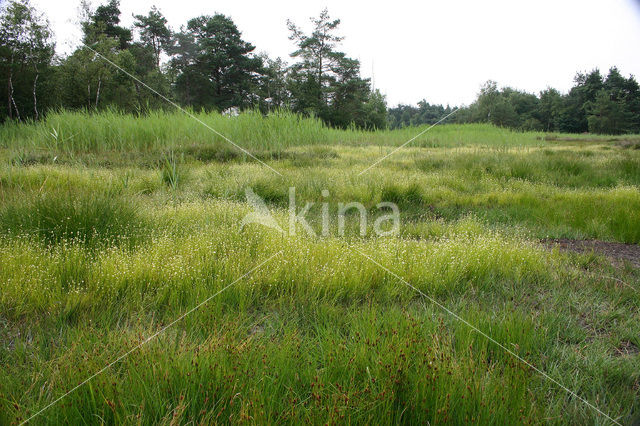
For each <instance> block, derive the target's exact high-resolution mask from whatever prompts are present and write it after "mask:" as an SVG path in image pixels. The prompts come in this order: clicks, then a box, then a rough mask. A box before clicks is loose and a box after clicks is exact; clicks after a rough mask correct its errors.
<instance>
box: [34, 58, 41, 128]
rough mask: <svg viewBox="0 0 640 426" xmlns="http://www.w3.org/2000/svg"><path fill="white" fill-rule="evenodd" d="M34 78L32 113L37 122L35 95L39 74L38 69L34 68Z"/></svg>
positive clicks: (36, 100) (36, 98) (36, 99)
mask: <svg viewBox="0 0 640 426" xmlns="http://www.w3.org/2000/svg"><path fill="white" fill-rule="evenodd" d="M35 69H36V76H35V78H34V79H33V113H34V114H35V120H36V121H37V120H38V97H37V95H36V87H37V85H38V77H40V73H39V72H38V67H37V66H35Z"/></svg>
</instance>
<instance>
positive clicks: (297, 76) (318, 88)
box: [288, 9, 387, 129]
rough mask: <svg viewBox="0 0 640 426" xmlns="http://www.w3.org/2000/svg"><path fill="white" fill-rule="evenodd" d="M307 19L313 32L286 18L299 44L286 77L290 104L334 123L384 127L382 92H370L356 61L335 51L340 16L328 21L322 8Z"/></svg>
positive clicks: (302, 111)
mask: <svg viewBox="0 0 640 426" xmlns="http://www.w3.org/2000/svg"><path fill="white" fill-rule="evenodd" d="M311 22H312V23H313V31H312V32H311V34H305V33H304V32H302V30H301V29H300V28H298V27H297V26H296V25H295V24H294V23H292V22H291V21H288V25H289V30H290V31H291V35H290V37H289V38H290V39H291V40H293V41H295V43H296V47H297V50H296V51H294V52H293V53H292V54H291V56H292V57H293V58H295V59H297V62H296V63H294V64H293V65H292V66H291V69H290V72H289V76H288V87H289V91H290V92H291V108H292V109H293V110H294V111H295V112H300V113H303V114H307V115H314V116H317V117H319V118H321V119H322V120H323V121H324V122H326V123H328V124H330V125H332V126H335V127H340V128H346V127H348V126H350V125H355V126H357V127H360V128H370V129H374V128H385V127H386V125H387V123H386V117H384V118H383V117H382V111H385V112H386V102H385V99H384V96H382V95H381V94H380V93H379V92H378V93H376V92H372V91H371V87H370V82H369V79H365V78H362V77H360V61H358V60H357V59H353V58H349V57H348V56H347V55H346V54H345V53H343V52H340V51H338V50H337V46H338V44H339V43H340V42H341V41H342V37H340V36H337V35H336V34H335V31H336V30H337V28H338V25H340V20H339V19H335V20H332V19H331V18H330V17H329V13H328V11H327V9H324V10H323V11H322V12H321V13H320V16H318V17H317V18H312V19H311ZM385 115H386V114H385Z"/></svg>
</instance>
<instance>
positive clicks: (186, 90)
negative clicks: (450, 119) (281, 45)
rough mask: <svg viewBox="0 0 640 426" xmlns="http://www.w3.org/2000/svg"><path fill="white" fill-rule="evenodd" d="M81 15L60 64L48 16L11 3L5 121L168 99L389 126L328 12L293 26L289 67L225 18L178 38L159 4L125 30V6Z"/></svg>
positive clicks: (4, 51) (139, 108)
mask: <svg viewBox="0 0 640 426" xmlns="http://www.w3.org/2000/svg"><path fill="white" fill-rule="evenodd" d="M81 8H82V11H83V12H82V17H81V26H82V34H83V38H82V45H80V46H79V47H78V48H77V49H76V50H75V51H73V52H72V53H71V54H69V55H68V56H66V57H58V56H57V55H56V54H55V44H54V41H53V34H52V31H51V29H50V27H49V24H48V22H47V20H46V19H45V18H44V17H43V15H42V14H40V13H39V12H38V11H37V10H36V9H35V8H34V7H33V6H31V5H30V3H29V1H28V0H11V1H9V2H8V3H6V5H5V7H4V8H3V10H2V11H1V15H0V27H1V29H0V61H1V62H0V73H1V74H0V75H1V78H2V80H3V81H4V82H5V83H6V84H4V85H2V88H1V89H0V90H2V92H4V93H0V96H1V97H2V98H3V99H5V102H3V103H2V106H1V107H0V119H1V120H3V121H4V120H7V119H10V120H11V119H15V120H28V119H38V118H39V117H40V116H41V115H42V113H43V112H45V111H46V110H48V109H51V108H67V109H83V110H86V111H94V110H99V109H103V108H115V109H118V110H121V111H125V112H133V113H144V112H145V111H148V110H150V109H155V108H164V107H167V104H166V102H165V101H164V100H163V99H162V97H161V96H158V95H157V94H160V95H162V96H165V97H167V98H170V99H172V100H175V101H176V102H177V103H178V104H180V105H182V106H186V107H191V108H193V109H195V110H216V111H227V110H230V109H232V110H244V109H258V110H260V111H263V112H265V113H266V112H269V111H272V110H277V109H283V108H286V109H289V110H292V111H294V112H297V113H302V114H305V115H313V116H317V117H319V118H321V119H322V120H324V121H325V122H326V123H328V124H330V125H332V126H336V127H347V126H351V125H355V126H357V127H360V128H371V129H373V128H381V127H385V126H386V112H387V111H386V103H385V99H384V96H382V95H381V94H380V93H379V92H378V91H374V90H372V89H371V84H370V81H369V79H367V78H362V77H361V76H360V63H359V61H358V60H357V59H353V58H350V57H349V56H347V55H346V54H345V53H344V52H341V51H340V50H339V44H340V41H341V40H342V38H341V37H339V36H338V35H337V30H338V26H339V24H340V20H339V19H332V18H331V17H330V16H329V14H328V12H327V11H326V10H324V11H323V12H322V13H321V14H320V15H319V16H318V17H316V18H313V19H312V24H313V28H312V30H311V32H309V33H306V32H304V31H303V30H302V29H301V28H300V27H298V26H297V25H296V24H294V23H293V22H291V21H289V22H288V27H289V31H290V39H291V40H292V41H293V42H294V44H295V47H296V50H295V51H294V52H292V54H291V57H292V59H293V60H294V62H293V63H292V64H291V65H289V64H287V63H286V62H285V61H283V60H282V59H280V58H276V59H272V58H269V57H268V56H267V55H266V54H264V53H256V52H255V46H254V45H252V44H251V43H250V42H248V41H246V40H244V39H243V38H242V34H241V32H240V31H239V30H238V28H237V26H236V25H235V23H234V22H233V20H232V19H231V18H229V17H227V16H224V15H222V14H215V15H213V16H209V15H203V16H198V17H195V18H193V19H190V20H189V21H188V22H187V24H186V25H185V26H183V27H181V28H180V30H179V31H172V29H171V28H170V27H169V26H168V24H167V19H166V18H165V17H164V16H163V15H162V13H161V12H160V11H159V10H158V9H157V8H155V7H152V8H151V10H150V11H149V12H148V13H147V14H143V15H135V16H134V18H135V20H134V23H133V27H132V28H126V27H124V26H122V25H121V24H120V7H119V1H118V0H110V1H109V2H108V3H107V4H104V5H101V6H98V7H97V8H96V9H95V10H92V9H91V8H90V7H89V5H88V3H86V2H83V3H82V4H81ZM109 62H111V63H109ZM113 65H117V67H115V66H113ZM118 68H121V69H122V70H124V71H126V72H127V73H128V74H130V75H131V76H134V77H135V78H131V77H129V76H127V75H126V74H125V73H123V72H122V71H121V70H119V69H118ZM145 86H148V87H150V88H152V89H153V90H147V88H146V87H145ZM154 92H155V93H154Z"/></svg>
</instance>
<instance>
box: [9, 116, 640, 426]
mask: <svg viewBox="0 0 640 426" xmlns="http://www.w3.org/2000/svg"><path fill="white" fill-rule="evenodd" d="M199 117H201V118H202V119H205V120H208V121H207V122H208V123H210V124H211V125H212V126H213V125H214V124H216V125H218V126H220V127H219V129H221V131H222V130H224V132H223V133H225V132H226V133H225V134H228V135H230V136H233V137H232V139H233V138H237V139H233V140H234V141H237V142H240V141H241V142H243V143H245V144H246V145H243V146H246V147H250V148H252V149H253V150H255V152H256V153H257V155H259V156H260V158H261V159H263V160H264V161H266V162H268V164H269V165H270V166H272V167H274V168H275V169H276V170H278V171H280V172H281V173H282V176H278V175H276V174H275V173H273V172H272V171H270V170H269V169H268V168H266V167H264V166H261V165H260V164H258V163H256V162H253V161H250V160H249V159H247V158H246V156H243V155H241V154H238V153H236V152H235V151H231V150H229V149H228V147H227V146H224V145H222V141H219V140H216V138H215V137H214V136H212V135H211V134H210V133H208V131H206V132H204V131H202V130H201V129H200V128H199V127H198V126H197V123H191V122H190V121H189V120H185V119H183V118H182V117H181V116H179V115H171V114H168V113H156V114H155V115H151V116H149V117H143V118H139V119H135V120H134V119H133V118H131V117H126V116H121V115H118V114H116V113H114V112H105V113H103V114H101V115H98V116H88V115H84V114H80V113H67V112H65V113H60V114H58V115H50V116H49V117H48V118H47V120H48V121H46V122H42V123H37V124H31V125H22V126H20V125H14V124H9V125H6V126H4V127H3V128H1V129H0V135H2V137H1V138H0V140H1V141H2V148H1V149H0V200H1V203H0V265H1V267H0V290H1V291H0V378H1V379H2V380H0V423H2V424H12V423H20V422H21V421H23V420H25V419H27V418H29V417H30V416H31V415H33V414H35V413H36V412H37V411H38V410H40V409H41V408H43V407H45V406H47V405H48V404H49V403H51V402H53V401H55V400H56V399H57V398H58V397H60V396H61V395H64V394H65V393H66V392H67V391H69V390H71V389H73V388H74V386H76V385H77V384H79V383H81V382H82V381H83V380H84V379H86V378H87V377H89V376H91V375H92V374H93V373H95V372H96V371H99V370H100V369H101V368H102V367H104V366H105V365H107V364H108V363H109V362H111V361H113V360H114V359H117V358H118V357H119V356H120V355H122V354H124V353H126V352H127V351H128V350H130V349H132V348H134V347H136V346H137V345H139V344H140V343H142V342H144V341H145V339H146V338H148V337H149V336H152V335H154V333H156V332H158V331H160V330H162V328H163V327H164V326H166V325H168V324H170V323H171V322H172V321H174V320H175V319H176V318H178V317H180V315H182V314H183V313H185V312H188V311H189V310H190V309H191V308H193V307H194V306H196V305H197V304H198V303H200V302H201V301H202V300H205V299H206V298H208V297H210V296H211V295H213V294H216V292H217V291H219V290H221V289H223V288H224V287H225V286H227V285H228V284H229V283H231V282H233V281H234V280H237V279H238V278H240V277H242V276H243V275H244V274H246V273H247V271H249V270H251V269H252V268H253V267H255V266H256V265H258V264H260V263H261V262H263V261H264V260H266V259H268V258H269V257H270V256H273V255H276V256H275V257H274V258H273V259H272V260H271V261H269V262H268V263H266V264H265V265H264V266H262V267H261V268H258V269H257V270H255V271H254V272H253V273H251V274H250V275H248V276H246V277H244V278H242V279H240V280H239V281H238V282H237V283H236V284H234V285H233V286H232V287H230V288H228V289H226V290H225V291H224V292H222V293H220V294H219V295H218V296H216V297H215V298H213V299H212V300H210V301H209V302H208V303H207V304H205V305H203V306H202V307H201V308H200V309H198V310H197V311H194V312H192V313H190V314H189V315H188V316H186V317H185V318H184V319H183V320H181V321H179V322H178V323H176V324H175V325H173V326H171V327H170V328H168V329H167V330H166V331H165V332H164V333H162V334H160V335H158V337H157V338H156V339H154V340H152V341H149V342H148V343H146V344H145V345H144V346H142V347H141V348H140V349H139V350H137V351H135V352H133V353H131V354H130V355H129V356H127V357H126V358H124V359H122V361H121V362H118V363H116V364H114V365H113V366H112V367H111V368H109V369H107V370H105V371H104V373H102V374H100V375H99V376H97V377H96V378H95V379H93V380H91V381H90V382H89V383H88V384H86V385H84V386H82V387H80V388H79V389H78V390H76V391H75V392H73V393H71V394H69V395H68V396H67V397H65V398H64V399H62V400H61V401H59V402H57V403H55V404H54V405H53V406H51V407H50V408H49V409H48V410H47V411H45V412H43V413H42V415H40V416H38V417H36V418H34V419H33V420H32V422H33V423H35V424H57V423H72V424H76V423H96V422H99V423H126V424H133V423H135V424H155V423H161V424H178V423H189V422H193V423H202V424H211V423H227V422H247V423H296V424H297V423H300V422H312V423H320V422H322V423H347V422H348V423H373V422H376V423H388V424H395V423H427V422H429V423H432V424H433V423H454V424H459V423H471V422H477V423H482V424H487V423H488V424H505V423H553V424H556V423H557V424H566V423H574V424H606V423H607V419H606V418H605V417H603V416H602V415H600V414H598V413H597V412H596V411H594V410H593V409H591V408H589V407H588V406H587V405H586V404H584V403H583V402H581V401H579V400H578V399H576V398H573V397H571V395H569V394H567V393H566V392H565V391H563V390H562V389H560V388H559V387H558V386H556V385H554V384H553V383H551V382H550V381H548V380H546V379H545V378H544V377H542V376H541V375H540V374H538V373H537V372H535V371H534V370H532V369H530V368H527V367H526V366H525V365H524V364H522V363H521V362H519V361H517V360H516V359H515V358H513V357H512V356H510V355H509V354H507V353H506V352H505V351H504V350H502V349H500V348H499V347H497V346H495V345H493V344H492V343H490V342H488V341H487V340H486V339H485V338H484V337H483V336H481V335H479V334H478V333H475V332H473V331H472V330H470V329H469V328H468V327H467V326H465V325H464V324H462V323H460V322H458V321H456V320H455V319H454V318H453V317H452V316H450V315H448V314H447V313H446V312H444V311H442V310H441V309H439V308H438V307H437V306H435V305H433V304H431V303H430V302H429V301H428V300H426V299H423V298H421V297H420V296H419V294H417V292H415V291H414V290H412V289H410V288H408V287H407V286H406V285H404V284H403V283H402V282H401V281H399V280H397V279H396V278H394V277H393V275H391V274H389V273H386V272H385V271H384V270H383V269H382V268H380V267H379V266H377V265H376V264H374V263H373V262H371V261H369V260H367V259H366V258H365V257H363V256H362V255H361V254H359V252H363V253H365V254H367V255H368V256H371V257H372V258H373V259H375V260H376V262H379V263H380V264H382V265H384V266H385V267H387V268H389V269H390V270H392V271H393V272H394V273H396V274H398V275H399V276H401V277H402V278H403V279H405V280H407V281H408V282H409V283H411V284H412V285H414V286H416V287H417V288H419V289H420V290H421V291H423V292H425V293H426V294H428V295H429V296H430V297H433V298H435V299H436V300H438V302H439V303H441V304H443V305H445V306H446V307H447V308H448V309H451V310H452V311H454V312H456V313H458V314H459V315H461V316H462V317H463V318H464V319H465V320H466V321H468V322H469V323H471V324H473V325H474V326H476V327H478V328H479V329H481V330H483V331H484V332H486V333H487V334H489V335H491V336H492V337H493V338H495V339H496V340H497V341H498V342H500V343H501V344H503V345H504V346H506V347H507V348H509V349H510V350H512V351H513V352H515V353H516V354H518V355H519V356H521V357H523V358H525V359H527V360H528V361H529V362H531V363H532V364H533V365H535V366H536V367H537V368H539V369H541V370H542V371H544V372H546V373H547V374H549V375H550V376H551V377H553V378H554V379H556V380H558V381H560V382H562V383H563V384H564V385H565V386H567V387H568V388H570V389H571V390H573V391H575V392H577V393H578V394H579V395H580V396H581V397H583V398H585V399H587V400H588V401H590V402H591V403H593V404H595V405H596V406H598V407H599V408H600V409H602V410H603V411H604V412H606V413H608V414H609V415H611V416H612V417H613V418H614V419H616V420H617V421H619V422H621V423H623V424H633V423H634V422H637V421H638V419H639V417H638V412H639V411H638V410H639V408H640V399H639V396H638V387H639V386H640V385H639V384H640V374H639V372H640V368H639V367H640V355H639V354H638V347H640V340H639V339H638V336H640V326H639V324H640V317H639V314H638V312H640V310H639V308H640V296H639V294H638V290H637V289H640V272H639V271H638V270H637V269H634V268H633V267H632V266H630V265H627V266H624V267H617V266H613V265H612V264H611V263H610V262H609V261H608V260H606V259H604V258H602V257H600V256H597V255H588V254H586V255H577V254H567V253H563V252H560V251H558V250H553V251H550V250H548V249H547V248H546V247H545V246H544V245H543V244H541V243H540V240H541V239H543V238H557V237H568V238H598V239H604V240H609V241H618V242H629V243H634V244H637V243H639V242H640V216H639V214H640V213H638V212H640V193H639V192H638V186H639V179H640V178H639V176H640V175H639V170H640V151H638V150H635V149H633V147H630V146H629V144H627V143H620V140H618V139H615V140H609V139H610V138H597V139H592V138H591V137H588V136H584V137H583V136H579V137H577V138H574V137H572V139H571V140H564V139H566V136H564V135H554V136H552V137H550V138H549V137H547V136H546V135H541V134H534V133H514V132H510V131H505V130H502V129H497V128H493V127H490V126H484V125H465V126H457V125H447V126H442V127H436V128H434V129H433V130H432V131H430V132H427V133H426V134H425V137H424V138H421V139H420V140H417V141H416V142H417V144H416V146H412V147H407V148H406V149H403V150H400V151H398V152H397V153H395V154H394V155H392V156H391V157H389V158H387V159H386V160H385V161H384V162H382V163H380V164H379V165H378V166H377V167H375V168H373V169H371V170H369V171H368V172H367V173H365V174H364V175H362V176H359V175H358V174H359V173H360V171H362V170H364V169H365V168H366V167H367V166H368V165H370V164H372V163H373V162H374V161H375V160H377V159H378V158H379V157H381V156H382V155H385V154H386V153H388V152H390V151H391V150H392V149H393V148H394V147H395V146H399V145H400V144H401V143H402V142H404V141H406V140H407V139H409V137H411V136H408V135H410V134H411V132H415V133H417V132H419V129H402V130H401V131H398V132H386V131H385V132H357V131H337V130H332V129H327V128H325V127H324V126H322V125H320V124H319V122H317V121H315V120H301V119H300V118H299V117H295V116H291V115H287V114H279V115H275V116H272V117H268V118H265V119H262V118H260V117H259V116H256V115H255V114H248V115H241V116H240V117H237V118H226V117H222V116H217V115H211V116H205V115H200V116H199ZM63 118H64V120H63ZM56 120H58V121H56ZM65 120H68V122H65ZM296 122H299V123H301V124H300V127H296V125H295V123H296ZM64 123H66V124H64ZM92 123H94V124H92ZM107 123H112V124H111V125H107ZM114 123H116V124H114ZM193 124H195V125H194V126H193V127H192V125H193ZM56 125H57V127H56ZM52 126H53V127H54V128H56V129H57V130H56V134H57V138H58V141H59V143H58V144H57V145H52V144H50V141H49V142H48V140H49V139H48V138H49V137H48V136H46V134H45V133H44V132H45V130H46V129H50V128H52ZM65 126H66V127H65ZM86 126H88V127H86ZM92 126H94V127H92ZM155 126H157V128H155V129H154V127H155ZM224 126H226V127H224ZM214 127H215V126H214ZM215 128H218V127H215ZM287 129H288V130H287ZM204 130H206V129H204ZM254 131H257V133H253V132H254ZM76 132H78V133H76ZM270 132H271V133H270ZM415 133H413V134H415ZM65 135H66V136H65ZM70 135H74V136H73V138H71V137H70ZM269 135H271V136H269ZM407 136H408V137H407ZM65 138H66V139H65ZM403 138H406V139H404V140H403ZM627 138H629V137H628V136H627ZM631 139H633V137H632V138H631ZM625 140H626V139H625ZM290 186H294V187H295V190H296V199H297V210H298V211H299V210H300V209H301V208H302V206H303V205H304V203H305V202H307V201H310V202H314V203H315V204H314V206H313V207H312V208H311V210H310V212H309V215H308V218H309V222H310V224H311V226H312V227H314V229H316V232H317V234H318V235H320V232H319V230H320V226H321V211H322V203H323V202H327V203H328V209H329V210H328V211H329V213H330V214H329V216H330V229H331V232H330V235H329V236H327V237H311V236H308V235H306V234H305V233H304V232H299V233H298V234H297V235H296V236H285V235H282V234H280V233H278V232H276V231H274V230H272V229H269V228H266V227H262V226H260V225H255V224H253V225H248V226H246V227H245V228H243V229H242V230H240V225H239V224H240V222H241V220H242V218H243V217H244V215H245V214H246V213H248V212H249V211H250V207H249V206H248V205H247V204H246V202H245V192H244V191H245V188H246V187H251V188H252V189H253V190H254V191H255V193H256V194H259V195H260V196H262V197H263V199H264V200H265V202H266V203H267V205H268V207H269V208H270V209H271V210H272V211H273V213H274V216H275V218H276V220H277V221H279V223H280V224H282V225H283V228H288V227H287V226H286V225H287V220H288V218H287V208H288V202H289V196H288V188H289V187H290ZM323 189H327V190H329V193H330V196H329V197H324V196H323V195H322V193H321V192H322V190H323ZM351 201H358V202H361V203H363V205H364V206H365V207H366V208H367V209H368V210H369V221H368V230H369V232H368V234H367V235H366V236H365V237H361V236H359V235H358V233H357V230H358V229H359V222H358V220H359V219H358V216H357V215H356V214H353V215H350V216H348V217H347V220H346V221H347V233H346V235H345V236H340V235H339V234H338V232H337V220H336V217H337V210H338V203H341V202H342V203H347V202H351ZM381 201H393V202H396V203H397V204H398V205H399V207H400V211H401V230H400V234H399V235H397V236H395V237H386V238H377V237H375V236H374V235H373V234H372V232H371V230H372V226H373V222H374V219H375V217H376V214H379V212H378V211H377V209H376V205H377V203H379V202H381ZM280 252H281V253H280ZM278 253H279V254H278ZM612 277H613V278H614V279H612ZM617 280H621V281H622V282H624V283H625V285H622V284H621V283H620V282H619V281H617Z"/></svg>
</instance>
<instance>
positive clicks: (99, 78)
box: [95, 77, 102, 109]
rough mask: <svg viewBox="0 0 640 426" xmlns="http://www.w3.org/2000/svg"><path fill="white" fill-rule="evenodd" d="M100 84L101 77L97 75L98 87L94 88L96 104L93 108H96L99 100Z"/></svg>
mask: <svg viewBox="0 0 640 426" xmlns="http://www.w3.org/2000/svg"><path fill="white" fill-rule="evenodd" d="M101 85H102V77H98V89H97V90H96V105H95V109H98V101H100V86H101Z"/></svg>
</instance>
